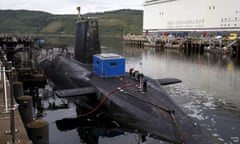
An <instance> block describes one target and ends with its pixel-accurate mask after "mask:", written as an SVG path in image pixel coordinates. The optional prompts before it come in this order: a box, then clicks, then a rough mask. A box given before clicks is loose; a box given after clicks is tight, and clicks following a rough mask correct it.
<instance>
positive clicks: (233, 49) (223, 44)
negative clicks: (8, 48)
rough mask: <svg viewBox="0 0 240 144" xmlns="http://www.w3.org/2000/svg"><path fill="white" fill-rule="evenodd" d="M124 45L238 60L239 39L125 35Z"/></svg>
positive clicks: (239, 50)
mask: <svg viewBox="0 0 240 144" xmlns="http://www.w3.org/2000/svg"><path fill="white" fill-rule="evenodd" d="M123 40H124V44H125V45H129V46H130V47H138V48H147V47H149V48H161V49H174V50H180V51H183V52H184V53H186V54H203V53H204V52H211V53H222V54H228V55H230V56H232V57H236V58H240V37H239V38H235V39H230V38H229V37H224V38H217V37H198V38H194V37H190V36H188V37H173V36H162V37H155V36H151V35H126V36H124V37H123Z"/></svg>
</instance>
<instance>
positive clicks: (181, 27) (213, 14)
mask: <svg viewBox="0 0 240 144" xmlns="http://www.w3.org/2000/svg"><path fill="white" fill-rule="evenodd" d="M239 5H240V1H239V0H228V1H226V0H145V1H144V21H143V32H146V33H155V34H161V33H163V32H177V33H179V32H201V33H202V32H239V30H240V8H239Z"/></svg>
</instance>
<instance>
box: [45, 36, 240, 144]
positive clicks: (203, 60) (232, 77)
mask: <svg viewBox="0 0 240 144" xmlns="http://www.w3.org/2000/svg"><path fill="white" fill-rule="evenodd" d="M49 40H51V41H53V40H54V41H55V42H56V43H61V42H64V44H67V45H69V47H74V38H65V39H64V40H63V39H53V38H51V39H49ZM101 45H102V52H108V53H109V52H114V53H118V54H122V55H124V56H125V57H126V63H127V64H126V67H127V68H126V70H128V69H129V68H131V67H134V68H135V69H138V70H140V71H142V72H143V73H144V74H145V75H148V76H150V77H152V78H155V79H158V78H165V77H174V78H179V79H181V80H182V81H183V83H181V84H176V85H171V86H166V87H165V88H166V90H167V91H168V93H169V95H170V96H171V97H172V98H173V100H174V101H175V102H176V103H177V104H178V105H179V106H180V107H181V108H182V109H183V110H184V111H185V112H186V113H187V114H188V115H189V116H190V117H192V118H193V119H194V120H196V121H198V122H199V123H200V124H201V125H202V126H204V127H205V128H206V129H208V130H209V131H210V132H211V134H212V135H213V136H215V137H217V138H218V139H219V140H220V141H221V142H222V143H226V144H228V143H229V144H231V143H240V134H239V133H240V61H239V60H235V59H232V58H230V57H229V56H227V55H216V54H210V53H205V54H204V55H185V54H183V53H181V52H178V51H174V50H164V51H163V50H158V49H154V48H145V49H138V48H133V47H128V46H124V45H123V43H122V41H121V40H120V39H113V38H104V39H101ZM48 101H49V100H48ZM50 101H53V99H52V100H50ZM57 102H59V103H61V102H62V101H61V100H58V99H57ZM76 109H77V108H76V106H75V105H74V104H70V108H68V109H61V110H51V111H50V110H48V111H45V114H46V116H45V117H44V119H45V120H47V121H49V124H50V126H49V127H50V143H51V144H65V143H71V144H79V143H99V144H106V143H109V144H113V143H114V144H122V143H125V144H134V143H141V142H142V139H141V135H139V134H138V133H137V132H135V131H133V132H129V131H121V132H119V131H117V132H119V133H116V131H113V132H112V131H109V130H108V131H106V130H105V129H104V128H105V127H104V126H102V125H98V126H97V127H92V125H91V123H90V124H89V122H88V121H87V123H88V125H86V126H83V125H76V127H71V128H69V129H68V130H59V128H57V126H56V121H58V120H62V119H64V118H76V117H77V110H76ZM78 121H81V120H79V119H78ZM70 122H72V121H70ZM85 122H86V121H83V123H85ZM65 124H66V125H69V126H70V125H71V124H70V123H65ZM89 125H91V127H90V126H89ZM96 135H99V137H96ZM86 139H88V141H87V140H86ZM89 139H90V140H89ZM145 143H163V142H161V141H159V140H155V139H152V138H147V141H145Z"/></svg>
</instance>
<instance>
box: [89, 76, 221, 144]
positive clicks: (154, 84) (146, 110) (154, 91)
mask: <svg viewBox="0 0 240 144" xmlns="http://www.w3.org/2000/svg"><path fill="white" fill-rule="evenodd" d="M146 78H147V80H148V85H147V89H148V90H147V91H146V92H140V91H139V85H140V83H139V81H136V80H135V79H134V78H131V77H130V76H129V74H128V73H127V74H126V75H124V76H121V77H107V78H103V77H100V76H98V75H96V74H92V76H91V77H90V81H91V83H92V85H93V86H94V87H96V88H97V89H98V90H99V91H100V93H102V94H103V96H102V97H100V98H99V99H100V101H105V99H107V100H106V102H105V103H106V104H105V105H107V106H108V109H109V110H110V111H112V113H113V115H114V116H116V117H117V119H119V114H116V110H115V109H114V108H116V109H118V110H117V112H121V113H125V114H126V116H125V117H123V119H125V120H126V118H127V119H130V120H126V122H127V124H128V125H130V126H131V127H133V128H142V131H144V132H146V133H147V134H150V135H152V136H155V137H159V138H161V139H163V140H166V141H170V142H172V143H219V142H218V141H217V140H216V139H215V138H213V137H212V136H211V135H210V134H209V133H208V132H206V131H205V130H204V129H203V128H201V126H200V125H196V122H193V121H192V119H190V118H189V117H188V116H187V115H186V114H185V113H184V112H183V111H182V110H181V109H180V108H179V107H178V106H177V105H176V104H175V103H174V102H173V100H171V98H170V97H169V96H168V94H167V93H166V91H165V90H164V88H163V87H162V85H161V84H160V83H161V82H160V80H154V79H151V78H149V77H146ZM140 130H141V129H140Z"/></svg>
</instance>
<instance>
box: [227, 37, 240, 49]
mask: <svg viewBox="0 0 240 144" xmlns="http://www.w3.org/2000/svg"><path fill="white" fill-rule="evenodd" d="M239 41H240V37H238V38H237V39H235V40H234V41H232V42H231V43H229V44H228V45H227V46H226V48H230V47H232V46H233V45H234V44H236V43H237V42H239Z"/></svg>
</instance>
